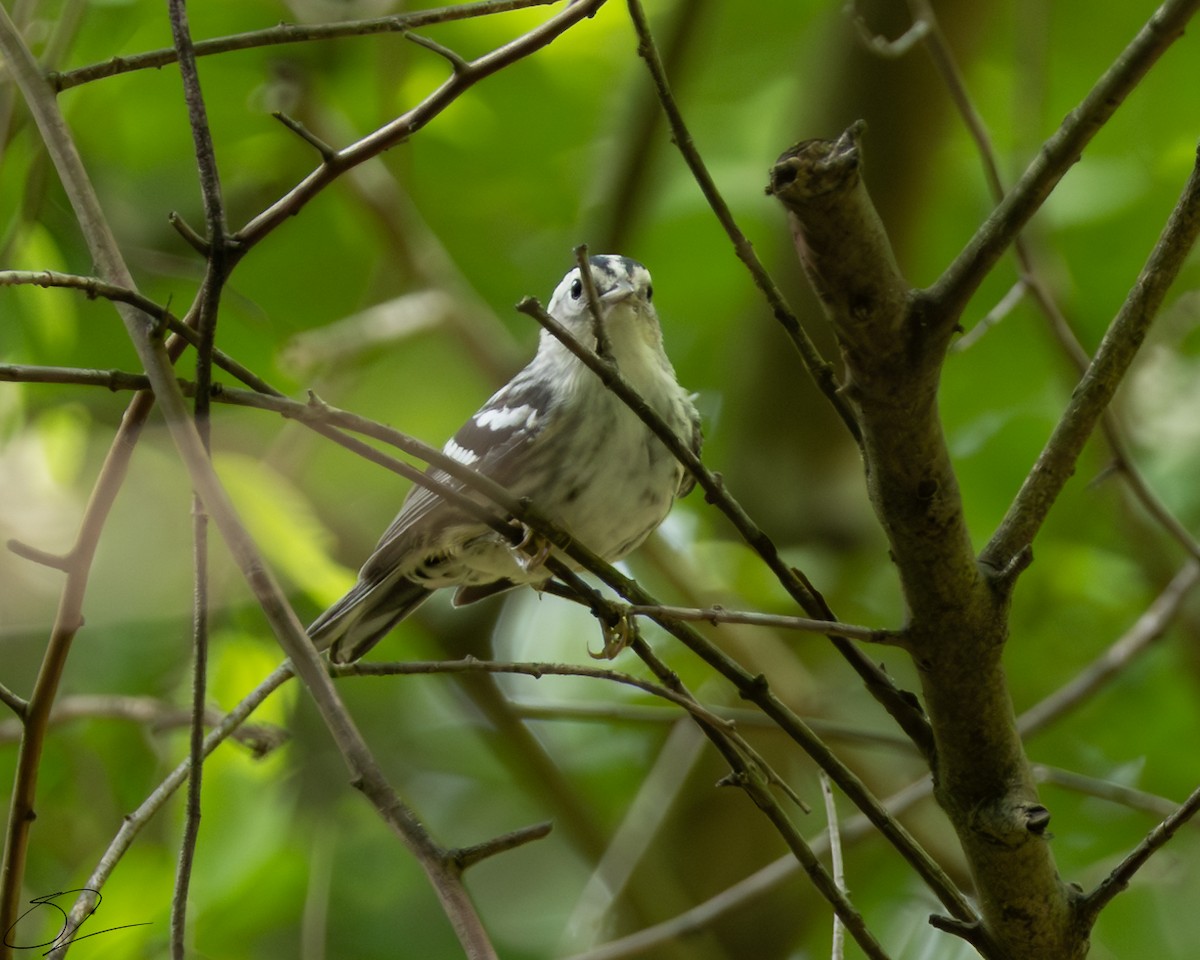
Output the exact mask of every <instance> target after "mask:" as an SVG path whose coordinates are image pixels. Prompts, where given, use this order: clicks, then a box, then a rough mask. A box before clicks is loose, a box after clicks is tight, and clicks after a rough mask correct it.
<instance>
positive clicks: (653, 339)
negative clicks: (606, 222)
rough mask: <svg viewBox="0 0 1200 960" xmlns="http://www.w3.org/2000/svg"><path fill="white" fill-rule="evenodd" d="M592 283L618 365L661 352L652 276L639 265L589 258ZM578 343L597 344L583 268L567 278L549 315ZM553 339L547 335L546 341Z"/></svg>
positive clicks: (620, 259) (626, 260)
mask: <svg viewBox="0 0 1200 960" xmlns="http://www.w3.org/2000/svg"><path fill="white" fill-rule="evenodd" d="M588 262H589V264H590V267H591V273H592V282H593V283H594V284H595V286H596V296H597V300H598V302H599V306H600V319H601V323H603V324H604V327H605V329H606V330H607V332H608V337H609V339H610V340H611V342H612V346H613V352H614V353H615V354H616V356H617V359H618V362H619V361H620V358H621V356H622V354H625V353H627V352H629V351H637V350H640V349H644V347H646V346H649V347H651V348H655V349H661V343H662V333H661V332H660V330H659V326H658V314H657V313H656V312H655V310H654V304H653V302H652V301H653V297H654V285H653V283H652V282H651V280H650V271H649V270H647V269H646V268H645V267H643V266H642V265H641V264H640V263H638V262H637V261H636V260H630V259H629V258H628V257H619V256H615V255H612V254H605V255H602V256H595V257H590V258H589V261H588ZM547 312H548V313H549V314H550V315H551V316H552V317H554V319H556V320H557V321H558V322H559V323H561V324H563V325H564V326H565V327H566V328H567V329H568V330H570V331H571V333H572V334H574V335H575V337H576V338H577V339H578V340H580V341H581V342H583V343H585V344H587V345H588V346H591V347H594V346H595V344H596V339H595V336H594V328H593V325H592V313H591V310H589V309H588V295H587V289H586V287H585V286H584V280H583V277H582V276H581V275H580V270H579V267H575V268H574V269H573V270H571V271H570V272H569V273H568V274H567V275H566V276H565V277H563V279H562V282H561V283H559V285H558V287H557V288H556V289H555V291H554V296H553V297H551V298H550V308H549V310H548V311H547ZM547 336H549V335H548V334H543V337H547Z"/></svg>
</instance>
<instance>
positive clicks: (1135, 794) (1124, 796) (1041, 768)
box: [1033, 763, 1200, 829]
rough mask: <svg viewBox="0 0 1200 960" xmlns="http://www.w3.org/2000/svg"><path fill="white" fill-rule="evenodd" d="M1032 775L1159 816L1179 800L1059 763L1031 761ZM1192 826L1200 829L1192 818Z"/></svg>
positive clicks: (1043, 780)
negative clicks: (1072, 768) (1067, 767)
mask: <svg viewBox="0 0 1200 960" xmlns="http://www.w3.org/2000/svg"><path fill="white" fill-rule="evenodd" d="M1033 775H1034V776H1035V777H1037V780H1038V782H1039V783H1049V784H1052V785H1053V786H1056V787H1062V788H1063V789H1064V790H1070V791H1072V792H1074V793H1078V794H1082V795H1083V796H1085V797H1095V798H1096V799H1098V800H1107V801H1108V802H1109V803H1115V804H1119V805H1120V806H1122V807H1127V808H1128V809H1130V810H1137V811H1139V812H1140V813H1148V814H1150V815H1151V816H1154V817H1158V818H1160V819H1162V818H1163V817H1169V816H1170V815H1171V814H1173V813H1174V812H1175V811H1176V810H1177V809H1178V808H1179V804H1178V803H1176V802H1175V801H1174V800H1168V799H1167V798H1166V797H1160V796H1156V795H1155V794H1153V793H1147V792H1146V791H1145V790H1137V789H1135V788H1133V787H1127V786H1125V785H1124V784H1123V783H1114V782H1113V781H1111V780H1102V779H1100V778H1099V777H1089V776H1085V775H1084V774H1082V773H1076V772H1075V771H1074V770H1063V769H1062V768H1061V767H1052V766H1049V765H1048V764H1044V763H1035V764H1034V765H1033ZM1192 826H1194V827H1196V828H1197V829H1200V823H1196V822H1195V821H1193V822H1192Z"/></svg>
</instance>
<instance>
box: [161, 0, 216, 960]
mask: <svg viewBox="0 0 1200 960" xmlns="http://www.w3.org/2000/svg"><path fill="white" fill-rule="evenodd" d="M168 10H169V19H170V23H171V36H172V39H173V40H174V44H175V50H176V53H177V54H178V58H179V73H180V77H181V79H182V81H183V97H184V103H185V104H186V105H187V114H188V123H189V126H190V127H191V130H192V142H193V145H194V149H195V154H196V166H197V170H198V172H199V178H200V192H201V196H202V198H203V201H204V219H205V223H206V225H207V233H206V236H205V247H206V248H207V251H208V254H207V266H206V269H205V274H204V281H203V283H202V284H201V286H200V291H199V293H198V295H197V301H196V304H195V306H194V307H193V310H192V311H190V313H191V314H192V315H193V316H194V317H195V320H196V331H197V335H198V337H199V342H198V343H197V344H196V392H195V396H194V398H193V408H192V409H193V413H194V416H195V423H196V429H197V432H198V434H199V437H200V442H201V444H202V445H203V447H204V450H205V453H208V452H209V448H210V431H211V426H210V422H209V401H210V392H211V387H212V366H213V349H214V343H215V339H216V327H217V311H218V308H219V305H220V300H221V290H222V288H223V287H224V284H225V279H226V267H225V262H226V254H227V252H228V249H227V240H226V230H225V205H224V200H223V198H222V195H221V178H220V173H219V172H218V169H217V159H216V155H215V152H214V149H213V140H212V131H211V129H210V128H209V124H208V111H207V109H206V108H205V105H204V93H203V91H202V89H201V87H200V74H199V71H198V70H197V67H196V52H195V47H194V45H193V43H192V35H191V28H190V26H189V25H188V17H187V5H186V0H168ZM192 537H193V568H194V570H193V575H194V590H193V614H192V651H193V653H192V659H193V663H192V723H191V730H190V736H189V753H190V756H191V760H192V775H191V777H190V778H189V779H188V790H187V801H186V803H185V806H184V824H183V836H182V838H181V840H180V847H179V861H178V866H177V869H176V874H175V889H174V891H173V893H172V897H171V922H170V934H171V956H172V957H173V958H174V960H184V956H185V954H186V946H185V936H186V925H187V905H188V890H189V889H190V887H191V879H192V868H193V864H194V862H195V855H196V845H197V843H198V841H199V834H200V817H201V790H202V785H203V773H204V718H205V710H206V701H207V697H208V643H209V632H208V622H209V610H208V575H209V570H208V516H207V514H206V512H205V507H204V503H203V501H202V499H201V497H200V496H199V494H198V493H193V495H192Z"/></svg>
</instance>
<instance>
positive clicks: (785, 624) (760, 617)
mask: <svg viewBox="0 0 1200 960" xmlns="http://www.w3.org/2000/svg"><path fill="white" fill-rule="evenodd" d="M629 612H630V613H632V614H635V615H636V616H640V617H654V618H655V619H658V618H660V617H669V618H671V619H674V620H692V621H698V622H702V623H712V624H718V623H745V624H750V625H751V626H755V627H775V628H778V629H780V630H799V631H802V632H804V633H823V634H827V635H828V634H832V635H834V636H838V637H847V638H849V639H852V640H863V641H865V642H867V643H885V644H886V643H892V642H894V633H893V632H892V631H890V630H877V629H875V628H873V627H860V626H858V625H856V624H852V623H841V622H839V621H837V620H810V619H809V618H808V617H788V616H782V615H779V614H774V613H757V612H754V611H749V610H726V609H725V608H724V607H705V608H699V607H668V606H659V607H643V606H637V605H634V606H631V607H630V608H629Z"/></svg>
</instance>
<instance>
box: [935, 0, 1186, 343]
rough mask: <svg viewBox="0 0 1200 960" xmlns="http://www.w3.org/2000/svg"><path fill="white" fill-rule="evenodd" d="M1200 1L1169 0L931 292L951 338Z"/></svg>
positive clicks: (1035, 161)
mask: <svg viewBox="0 0 1200 960" xmlns="http://www.w3.org/2000/svg"><path fill="white" fill-rule="evenodd" d="M1197 7H1200V0H1166V2H1164V3H1163V4H1162V6H1161V7H1159V8H1158V9H1157V10H1156V11H1155V12H1154V14H1153V15H1152V16H1151V17H1150V20H1149V21H1148V22H1147V23H1146V25H1145V26H1144V27H1142V29H1141V30H1140V31H1139V32H1138V35H1137V36H1136V37H1134V39H1133V40H1132V41H1131V42H1130V43H1129V44H1128V46H1126V48H1125V49H1124V50H1123V51H1122V52H1121V54H1120V55H1119V56H1118V57H1117V58H1116V59H1115V60H1114V61H1113V64H1112V66H1110V67H1109V68H1108V70H1106V71H1105V73H1104V75H1103V76H1102V77H1101V78H1100V79H1099V80H1098V81H1097V82H1096V84H1095V85H1094V86H1093V87H1092V89H1091V90H1089V91H1088V93H1087V96H1085V97H1084V99H1083V100H1082V101H1081V102H1080V104H1079V106H1077V107H1076V108H1075V109H1074V110H1072V111H1071V112H1070V113H1069V114H1068V115H1067V117H1066V119H1065V120H1064V121H1063V123H1062V125H1061V126H1060V127H1059V129H1058V131H1057V132H1056V133H1055V134H1054V135H1053V136H1052V137H1050V139H1049V140H1047V141H1046V142H1045V143H1044V144H1043V146H1042V149H1041V150H1040V151H1038V155H1037V157H1036V158H1035V159H1034V160H1033V162H1032V163H1031V164H1030V165H1029V167H1028V168H1027V169H1026V170H1025V173H1024V174H1022V175H1021V178H1020V179H1019V180H1018V181H1017V183H1016V184H1015V185H1014V186H1013V188H1012V189H1011V190H1009V192H1008V193H1007V195H1006V196H1005V198H1004V200H1003V201H1002V202H1001V203H1000V204H999V205H998V206H997V207H996V209H995V210H994V211H993V212H992V215H991V216H990V217H988V219H987V220H986V221H985V222H984V223H983V225H982V226H981V227H980V228H979V229H978V230H977V231H976V233H975V236H974V237H972V238H971V241H970V242H969V243H968V244H967V246H966V247H965V248H964V249H963V250H962V252H961V253H960V254H959V255H958V256H957V257H956V258H955V260H954V262H953V263H951V264H950V266H949V267H947V269H946V271H945V272H944V273H943V274H942V275H941V276H940V277H939V278H938V280H937V282H936V283H935V284H934V285H933V286H932V287H930V288H929V290H928V291H927V293H928V295H929V298H930V300H931V301H932V302H935V303H937V304H938V305H939V308H940V309H939V311H938V312H939V318H940V322H941V323H942V324H943V327H944V329H943V331H942V332H943V334H944V336H945V337H946V338H947V340H948V339H949V336H950V334H951V333H952V332H953V330H954V328H955V326H956V325H957V324H958V320H959V317H960V316H961V315H962V311H963V309H964V308H965V307H966V305H967V302H968V301H969V300H970V298H971V295H972V294H973V293H974V292H975V290H976V289H977V288H978V287H979V284H980V283H982V282H983V278H984V277H985V276H987V274H988V272H989V271H990V270H991V268H992V266H993V265H994V264H995V263H996V261H997V260H998V259H999V258H1000V256H1001V254H1002V253H1003V252H1004V251H1005V250H1006V249H1007V248H1008V245H1009V244H1010V243H1011V242H1012V241H1013V239H1014V238H1015V237H1016V236H1017V234H1018V233H1020V231H1021V230H1022V229H1023V228H1024V226H1025V224H1026V223H1027V222H1028V221H1029V219H1030V218H1031V217H1032V216H1033V215H1034V213H1036V212H1037V211H1038V210H1039V209H1040V208H1041V206H1042V204H1043V203H1044V202H1045V200H1046V198H1047V197H1048V196H1049V195H1050V192H1051V191H1052V190H1053V189H1054V187H1055V186H1056V185H1057V184H1058V181H1059V180H1061V179H1062V177H1063V175H1064V174H1065V173H1066V172H1067V170H1069V169H1070V168H1071V166H1073V165H1074V164H1075V162H1076V161H1077V160H1078V159H1079V157H1080V155H1081V154H1082V153H1083V149H1084V147H1085V146H1086V145H1087V144H1088V143H1089V142H1090V141H1091V139H1092V137H1094V136H1095V135H1096V133H1097V132H1099V130H1100V129H1101V128H1102V127H1103V126H1104V124H1105V123H1107V122H1108V120H1109V118H1110V117H1111V116H1112V115H1113V114H1114V113H1115V112H1116V110H1117V108H1118V107H1119V106H1120V105H1121V103H1122V102H1124V100H1125V97H1126V96H1128V95H1129V92H1130V91H1131V90H1133V89H1134V87H1136V86H1137V85H1138V83H1139V82H1140V81H1141V79H1142V78H1143V77H1144V76H1145V75H1146V72H1147V71H1148V70H1149V69H1150V67H1152V66H1153V65H1154V63H1155V62H1156V61H1157V60H1158V58H1159V57H1161V56H1162V55H1163V53H1164V52H1166V50H1167V48H1168V47H1169V46H1170V45H1171V44H1172V43H1174V42H1175V40H1177V39H1178V38H1179V37H1180V36H1182V35H1183V31H1184V28H1185V27H1186V25H1187V23H1188V21H1189V20H1190V19H1191V18H1192V16H1193V15H1194V14H1195V12H1196V9H1197Z"/></svg>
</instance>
